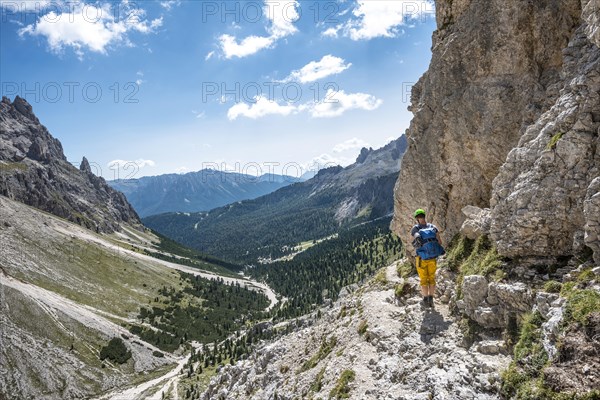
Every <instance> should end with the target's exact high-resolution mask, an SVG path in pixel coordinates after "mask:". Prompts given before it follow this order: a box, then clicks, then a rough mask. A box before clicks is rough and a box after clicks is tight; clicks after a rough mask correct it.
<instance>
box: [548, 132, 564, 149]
mask: <svg viewBox="0 0 600 400" xmlns="http://www.w3.org/2000/svg"><path fill="white" fill-rule="evenodd" d="M563 135H564V133H563V132H558V133H556V134H555V135H554V136H552V138H551V139H550V141H549V142H548V145H547V146H546V149H548V150H551V149H555V148H556V145H557V144H558V141H559V140H560V139H561V138H562V137H563Z"/></svg>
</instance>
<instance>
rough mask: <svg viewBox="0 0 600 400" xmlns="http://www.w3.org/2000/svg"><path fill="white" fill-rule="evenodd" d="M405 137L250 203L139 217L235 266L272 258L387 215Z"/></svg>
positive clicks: (169, 235)
mask: <svg viewBox="0 0 600 400" xmlns="http://www.w3.org/2000/svg"><path fill="white" fill-rule="evenodd" d="M406 145H407V143H406V138H405V136H400V137H399V138H398V139H396V140H394V141H392V142H390V143H389V144H387V145H386V146H384V147H382V148H381V149H378V150H373V151H367V152H366V153H367V154H366V156H363V157H362V158H361V157H360V156H359V161H361V162H356V163H354V164H352V165H350V166H348V167H345V168H344V167H341V166H335V167H329V168H325V169H321V170H320V171H319V172H318V173H317V174H316V175H315V176H314V177H313V178H311V179H309V180H307V181H305V182H298V183H294V184H291V185H288V186H286V187H283V188H281V189H279V190H277V191H275V192H272V193H270V194H268V195H265V196H262V197H259V198H257V199H253V200H245V201H242V202H237V203H232V204H229V205H226V206H224V207H219V208H216V209H213V210H210V211H209V212H205V213H170V214H162V215H155V216H151V217H146V218H144V223H145V224H146V225H147V226H149V227H150V228H152V229H154V230H156V231H157V232H159V233H161V234H163V235H165V236H167V237H170V238H171V239H173V240H176V241H178V242H180V243H183V244H185V245H187V246H189V247H192V248H195V249H197V250H200V251H204V252H207V253H209V254H213V255H214V254H219V256H221V257H223V258H227V257H229V259H230V260H232V261H237V262H250V263H253V262H256V261H257V259H258V258H259V257H270V258H278V257H280V256H283V255H285V254H287V252H289V248H290V246H294V245H296V244H297V243H299V242H302V241H306V240H315V239H320V238H323V237H326V236H329V235H331V234H333V233H335V232H336V231H337V230H338V229H339V227H340V226H342V225H344V224H351V223H353V222H361V221H367V220H370V219H375V218H378V217H381V216H384V215H388V214H390V213H391V212H392V210H393V201H392V195H393V188H394V184H395V182H396V178H397V174H398V171H399V170H400V166H401V161H402V154H403V153H404V150H405V148H406Z"/></svg>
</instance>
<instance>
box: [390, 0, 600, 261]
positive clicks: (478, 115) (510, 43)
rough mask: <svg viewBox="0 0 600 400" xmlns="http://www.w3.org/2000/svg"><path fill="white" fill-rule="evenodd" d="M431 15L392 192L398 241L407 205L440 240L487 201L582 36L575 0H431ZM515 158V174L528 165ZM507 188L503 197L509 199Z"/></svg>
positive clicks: (407, 219)
mask: <svg viewBox="0 0 600 400" xmlns="http://www.w3.org/2000/svg"><path fill="white" fill-rule="evenodd" d="M436 13H437V24H438V30H437V31H436V32H435V33H434V37H433V49H432V51H433V56H432V61H431V65H430V68H429V71H428V72H427V73H425V75H424V76H423V77H422V78H421V79H420V80H419V82H418V83H417V84H416V85H415V87H414V89H413V93H412V105H411V110H412V111H413V112H414V114H415V116H414V119H413V121H412V123H411V126H410V128H409V130H408V132H407V135H408V139H409V149H408V151H407V153H406V154H405V156H404V160H403V168H402V170H401V172H400V176H399V179H398V181H397V184H396V189H395V217H394V221H393V223H392V229H393V230H394V231H396V232H397V233H398V234H399V235H400V237H401V238H402V239H403V241H404V242H405V243H409V242H410V240H409V238H408V231H409V229H410V225H411V224H412V218H411V214H412V211H413V210H414V209H416V208H419V207H422V208H426V209H427V210H428V211H429V215H430V219H432V220H433V222H434V223H436V224H437V225H438V226H439V227H440V228H441V229H442V230H443V231H445V236H446V239H448V240H449V239H450V238H452V237H453V236H454V235H455V234H456V233H458V232H459V229H460V227H461V225H462V224H463V222H464V220H465V216H464V215H463V213H462V212H461V210H462V209H463V207H465V206H467V205H472V206H477V207H480V208H485V207H489V206H490V199H491V198H492V197H493V194H492V191H493V185H492V181H493V180H494V178H495V177H496V176H497V175H498V173H499V170H500V167H501V166H502V165H503V164H504V163H505V162H506V157H507V154H508V153H509V152H510V151H511V150H512V149H513V148H514V147H515V146H517V144H518V143H519V140H520V139H521V137H522V136H523V135H524V134H525V133H526V132H527V128H528V127H529V126H532V125H534V124H535V123H536V121H538V120H539V119H540V117H541V116H542V115H543V114H544V113H545V112H547V111H548V110H550V109H551V107H552V106H553V104H554V103H556V102H557V99H559V97H560V96H561V90H562V89H563V87H564V86H565V71H564V67H565V62H564V58H565V56H564V55H563V49H565V48H567V47H568V45H569V41H570V40H572V39H573V38H574V37H575V34H576V32H578V34H583V35H585V33H584V31H585V28H583V26H584V25H585V23H584V22H583V21H584V20H583V19H582V4H581V1H580V0H551V1H545V2H522V1H506V0H462V1H456V0H454V1H450V0H439V1H437V2H436ZM592 14H594V13H593V12H592ZM588 51H589V49H585V50H583V52H588ZM573 74H575V71H573ZM575 85H577V84H576V83H575ZM590 102H592V99H590ZM546 143H547V140H546ZM544 145H545V144H544ZM515 161H518V160H513V161H512V163H513V164H514V165H515V167H514V168H513V170H514V174H517V175H518V174H519V173H520V172H522V173H525V172H527V171H528V168H527V167H526V165H525V164H522V165H521V164H518V163H517V164H515ZM504 169H506V167H504ZM517 171H520V172H517ZM514 174H513V176H514ZM500 186H502V185H501V183H500V181H497V184H496V188H499V187H500ZM586 188H587V187H586ZM567 190H568V189H567ZM510 192H511V190H510V189H509V190H504V191H503V193H504V195H503V196H502V197H503V198H504V199H507V201H508V202H509V203H511V204H513V205H514V202H513V201H512V199H510V196H509V195H510ZM496 193H498V190H496ZM494 196H497V194H494ZM499 202H500V201H499V200H494V204H498V203H499ZM580 219H581V218H580ZM581 220H582V219H581ZM504 222H508V221H506V220H505V221H502V222H500V221H498V224H497V226H498V227H500V226H502V223H504ZM578 222H579V223H581V222H582V221H578ZM525 229H530V228H527V227H526V228H525ZM511 234H514V233H512V232H511ZM504 249H505V247H502V250H504Z"/></svg>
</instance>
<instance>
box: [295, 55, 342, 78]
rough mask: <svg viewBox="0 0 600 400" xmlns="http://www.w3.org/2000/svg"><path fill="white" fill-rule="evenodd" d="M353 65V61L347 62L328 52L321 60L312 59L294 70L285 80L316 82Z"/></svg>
mask: <svg viewBox="0 0 600 400" xmlns="http://www.w3.org/2000/svg"><path fill="white" fill-rule="evenodd" d="M351 66H352V63H348V64H345V61H344V59H343V58H339V57H335V56H332V55H331V54H328V55H326V56H323V58H321V60H320V61H311V62H310V63H308V64H306V65H305V66H304V67H302V68H301V69H299V70H296V71H292V73H291V74H290V76H289V77H287V78H286V79H285V81H286V82H289V81H298V82H300V83H309V82H314V81H317V80H319V79H323V78H325V77H328V76H330V75H335V74H339V73H341V72H343V71H345V70H347V69H348V68H350V67H351Z"/></svg>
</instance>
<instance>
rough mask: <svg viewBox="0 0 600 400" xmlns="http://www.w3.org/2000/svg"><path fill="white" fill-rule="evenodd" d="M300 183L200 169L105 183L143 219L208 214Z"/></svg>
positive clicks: (285, 178)
mask: <svg viewBox="0 0 600 400" xmlns="http://www.w3.org/2000/svg"><path fill="white" fill-rule="evenodd" d="M300 181H302V180H301V179H300V178H294V177H292V176H285V175H277V174H263V175H261V176H253V175H248V174H242V173H236V172H225V171H219V170H215V169H209V168H207V169H202V170H200V171H196V172H188V173H186V174H163V175H157V176H149V177H142V178H138V179H119V180H113V181H108V182H107V183H108V184H109V185H110V186H111V187H112V188H114V189H117V190H119V191H120V192H122V193H123V194H125V196H126V197H127V200H128V201H129V202H130V203H131V204H132V206H133V207H134V208H135V209H136V211H137V212H138V214H139V215H140V216H141V217H142V218H144V217H147V216H150V215H156V214H163V213H166V212H200V211H209V210H211V209H213V208H217V207H221V206H224V205H226V204H230V203H234V202H236V201H241V200H247V199H253V198H256V197H260V196H264V195H266V194H268V193H271V192H273V191H275V190H277V189H280V188H281V187H284V186H287V185H289V184H292V183H295V182H300Z"/></svg>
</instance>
